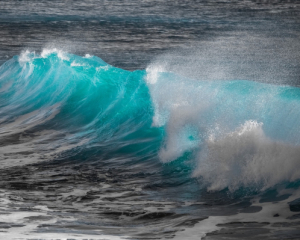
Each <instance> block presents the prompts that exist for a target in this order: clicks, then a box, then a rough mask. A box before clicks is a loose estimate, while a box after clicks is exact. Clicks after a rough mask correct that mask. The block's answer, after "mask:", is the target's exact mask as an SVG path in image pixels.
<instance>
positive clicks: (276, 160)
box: [0, 49, 300, 191]
mask: <svg viewBox="0 0 300 240" xmlns="http://www.w3.org/2000/svg"><path fill="white" fill-rule="evenodd" d="M299 109H300V90H299V88H297V87H291V86H283V85H271V84H264V83H258V82H253V81H246V80H232V81H211V80H209V81H206V80H205V79H198V80H192V79H187V78H184V77H182V76H179V75H176V74H174V73H172V72H166V71H164V69H163V67H162V66H155V65H151V66H149V67H148V68H147V69H146V70H137V71H133V72H130V71H126V70H123V69H119V68H116V67H113V66H111V65H109V64H107V63H105V62H104V61H103V60H101V59H100V58H98V57H95V56H91V55H88V54H87V55H86V56H84V57H81V56H76V55H73V54H69V53H66V52H63V51H61V50H58V49H44V50H43V52H42V53H40V54H38V53H35V52H29V51H26V52H23V53H22V54H21V55H20V56H15V57H14V58H12V59H10V60H9V61H7V62H6V63H4V64H3V65H2V66H1V67H0V137H1V138H3V139H4V138H8V137H11V136H15V135H16V134H22V133H27V134H29V133H31V134H33V135H35V136H37V135H39V138H38V139H39V143H38V144H37V143H36V142H35V144H33V145H31V147H32V146H33V147H32V148H31V150H33V151H34V153H35V156H37V158H43V159H44V158H45V156H46V157H47V156H48V157H49V158H50V157H51V158H53V157H54V158H58V157H60V158H61V157H65V158H68V159H77V160H78V159H80V160H82V161H83V160H84V161H85V160H90V159H92V160H94V161H104V159H106V161H108V162H109V160H110V159H111V161H112V162H113V163H114V164H119V165H124V164H137V161H138V162H142V161H150V160H151V161H156V162H162V163H164V164H165V165H168V164H169V163H170V162H173V161H175V160H178V159H183V162H189V163H190V167H191V169H192V171H191V173H190V177H191V178H193V177H194V178H197V179H199V181H201V182H203V183H204V184H205V186H206V187H207V188H208V190H214V191H216V190H222V189H225V188H228V189H229V190H231V191H235V190H237V189H239V188H241V187H252V186H255V187H256V188H258V189H260V190H263V189H266V188H269V187H273V186H275V185H276V184H278V183H281V182H285V181H288V182H293V181H296V180H297V179H299V178H300V171H299V167H300V146H299V144H300V122H299V118H300V112H299ZM18 136H20V135H18ZM48 152H49V154H48V155H47V153H48ZM120 156H122V158H121V157H120ZM124 156H125V157H124ZM132 160H134V162H132ZM7 161H9V159H8V160H7ZM175 162H176V161H175ZM178 164H179V165H180V164H183V163H182V161H180V162H179V163H178Z"/></svg>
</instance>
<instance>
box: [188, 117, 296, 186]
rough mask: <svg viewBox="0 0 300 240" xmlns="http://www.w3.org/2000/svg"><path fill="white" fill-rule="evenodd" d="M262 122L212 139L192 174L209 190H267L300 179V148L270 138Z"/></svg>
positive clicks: (250, 123) (244, 125)
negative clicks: (246, 188)
mask: <svg viewBox="0 0 300 240" xmlns="http://www.w3.org/2000/svg"><path fill="white" fill-rule="evenodd" d="M262 127H263V124H262V123H259V122H256V121H253V120H249V121H246V122H245V123H244V124H243V125H241V126H240V127H238V128H237V129H236V130H235V131H233V132H230V133H228V134H225V135H224V136H223V137H221V138H209V139H207V141H206V143H205V147H204V148H203V149H201V150H200V151H199V153H198V156H197V159H198V167H197V169H196V170H195V172H194V174H193V176H194V177H201V178H203V180H204V181H205V182H206V183H207V184H208V189H209V190H222V189H224V188H227V187H228V188H229V189H230V190H231V191H234V190H237V189H238V188H240V187H255V188H257V189H262V190H264V189H266V188H268V187H272V186H274V185H276V184H278V183H280V182H283V181H290V182H292V181H295V180H296V179H299V178H300V172H299V171H298V169H299V167H300V161H299V160H300V157H299V156H300V147H299V146H294V145H291V144H287V143H284V142H280V141H274V140H272V139H270V138H268V137H267V136H266V135H265V133H264V131H263V128H262Z"/></svg>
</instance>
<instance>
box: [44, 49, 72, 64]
mask: <svg viewBox="0 0 300 240" xmlns="http://www.w3.org/2000/svg"><path fill="white" fill-rule="evenodd" d="M53 53H56V54H57V57H58V58H59V59H61V60H65V61H69V60H70V59H69V58H68V56H67V53H66V52H64V51H63V50H60V49H57V48H44V49H43V51H42V53H41V56H42V58H47V57H48V56H49V55H51V54H53Z"/></svg>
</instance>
